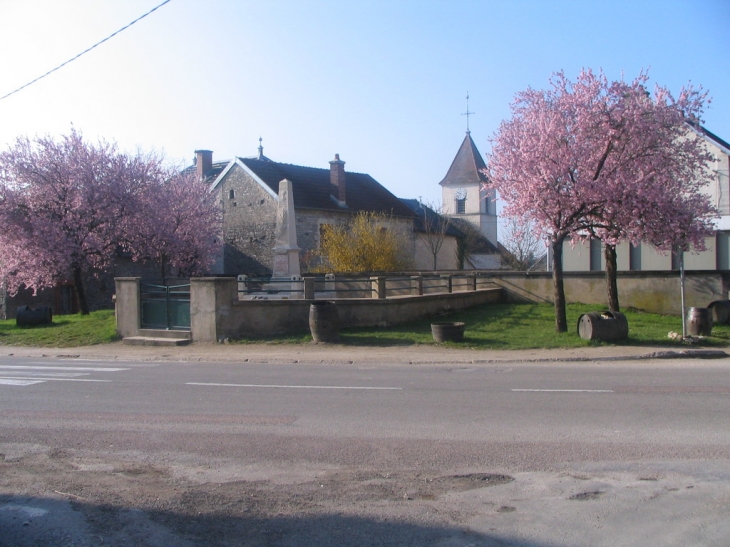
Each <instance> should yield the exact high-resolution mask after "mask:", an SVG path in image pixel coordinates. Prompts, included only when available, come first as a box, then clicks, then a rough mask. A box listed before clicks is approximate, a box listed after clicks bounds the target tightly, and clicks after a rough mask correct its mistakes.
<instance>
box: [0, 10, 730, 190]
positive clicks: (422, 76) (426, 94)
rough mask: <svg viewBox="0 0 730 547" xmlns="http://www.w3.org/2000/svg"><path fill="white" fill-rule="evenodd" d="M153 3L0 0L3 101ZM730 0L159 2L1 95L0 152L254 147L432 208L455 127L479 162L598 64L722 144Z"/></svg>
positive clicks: (185, 160)
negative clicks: (668, 96) (533, 104)
mask: <svg viewBox="0 0 730 547" xmlns="http://www.w3.org/2000/svg"><path fill="white" fill-rule="evenodd" d="M162 1H163V0H64V1H63V2H59V1H58V0H0V14H1V15H0V52H2V55H0V96H4V95H6V94H8V93H10V92H12V91H14V90H15V89H17V88H19V87H21V86H23V85H25V84H27V83H28V82H30V81H32V80H33V79H35V78H37V77H38V76H41V75H42V74H45V73H46V72H47V71H49V70H51V69H53V68H55V67H57V66H58V65H60V64H62V63H64V62H66V61H68V60H69V59H71V58H73V57H74V56H76V55H78V54H79V53H81V52H82V51H84V50H86V49H87V48H89V47H91V46H93V45H94V44H96V43H97V42H99V41H101V40H103V39H104V38H107V37H108V36H109V35H111V34H112V33H114V32H116V31H118V30H119V29H121V28H122V27H124V26H125V25H127V24H129V23H130V22H131V21H133V20H134V19H136V18H138V17H139V16H141V15H143V14H145V13H147V12H148V11H150V10H151V9H153V8H154V7H155V6H158V5H159V4H160V3H162ZM728 29H730V0H653V1H651V0H170V1H169V2H168V3H167V4H165V5H163V6H161V7H160V8H159V9H157V10H156V11H154V12H153V13H151V14H150V15H148V16H147V17H145V18H143V19H141V20H140V21H138V22H137V23H135V24H134V25H132V26H131V27H129V28H127V29H126V30H124V31H122V32H120V33H119V34H117V35H116V36H114V37H112V38H110V39H109V40H108V41H106V42H104V43H102V44H101V45H99V46H98V47H96V48H94V49H92V50H91V51H90V52H88V53H86V54H84V55H82V56H81V57H79V58H78V59H76V60H74V61H73V62H71V63H69V64H67V65H66V66H64V67H62V68H60V69H59V70H57V71H55V72H53V73H52V74H50V75H49V76H47V77H45V78H43V79H41V80H39V81H37V82H36V83H34V84H32V85H30V86H28V87H26V88H25V89H22V90H21V91H18V92H17V93H14V94H12V95H10V96H9V97H7V98H5V99H2V100H0V149H6V148H7V147H9V146H10V145H12V143H13V142H14V141H15V139H16V138H18V137H20V136H28V137H31V138H33V137H35V136H45V135H50V136H53V137H59V136H60V135H63V134H67V133H69V132H70V130H71V128H72V127H73V128H75V129H76V130H78V131H80V132H81V133H83V135H84V136H85V137H86V138H87V139H90V140H92V141H96V140H98V139H100V138H103V139H105V140H107V141H115V142H116V143H118V145H119V147H120V148H121V149H122V150H125V151H128V152H131V153H133V152H136V151H137V150H141V151H155V152H158V153H164V154H165V156H166V157H167V158H168V160H169V161H170V162H171V163H173V164H175V165H179V166H181V167H182V166H186V165H190V164H191V163H192V158H193V155H194V154H193V152H194V151H195V150H196V149H208V150H213V159H214V161H217V160H223V159H230V158H233V157H234V156H253V155H255V154H256V153H257V148H258V145H259V138H262V139H263V141H262V144H263V146H264V154H265V155H266V156H268V157H269V158H271V159H273V160H275V161H280V162H284V163H292V164H297V165H305V166H310V167H322V168H329V161H330V160H332V159H333V158H334V155H335V154H336V153H337V154H339V155H340V157H341V159H342V160H344V161H345V162H346V165H345V168H346V170H348V171H355V172H361V173H369V174H370V175H372V176H373V177H374V178H375V179H376V180H377V181H378V182H380V183H381V184H383V185H384V186H385V187H386V188H388V189H389V190H390V191H391V192H392V193H394V194H395V195H396V196H398V197H404V198H419V197H420V198H422V199H423V201H425V202H427V203H431V204H438V203H439V202H440V197H441V188H440V186H439V184H438V183H439V182H440V181H441V180H442V179H443V177H444V176H445V175H446V172H447V170H448V168H449V166H450V164H451V161H452V160H453V159H454V156H455V154H456V152H457V150H458V148H459V146H460V144H461V142H462V140H463V139H464V135H465V131H466V129H467V116H465V115H464V113H465V112H467V101H466V96H467V94H468V95H469V103H468V110H469V111H470V112H472V113H473V114H470V116H469V117H468V123H469V129H470V131H471V136H472V138H473V139H474V142H475V143H476V145H477V147H478V148H479V150H480V151H481V153H482V155H483V156H486V155H487V153H488V152H489V150H490V139H491V138H492V137H493V135H494V134H495V132H496V131H497V129H498V128H499V124H500V122H501V121H502V120H505V119H508V118H509V117H510V103H511V101H512V100H513V98H514V96H515V94H516V93H518V92H519V91H522V90H524V89H526V88H528V87H532V88H535V89H545V88H547V87H548V85H549V80H550V77H551V75H552V74H553V73H555V72H557V71H560V70H562V71H564V72H565V73H566V75H567V76H568V77H569V78H571V79H574V78H575V77H576V76H577V74H578V73H579V71H580V70H581V69H582V68H591V69H593V70H596V71H597V70H603V71H604V73H605V74H606V76H607V77H608V78H609V79H610V80H618V79H622V78H623V79H626V80H632V79H633V78H634V77H636V76H637V75H638V74H639V73H640V71H641V70H642V69H643V70H648V72H649V77H650V81H651V82H652V85H653V84H654V83H657V84H660V85H663V86H666V87H668V88H669V89H670V90H671V91H672V92H673V93H674V94H678V93H679V91H680V89H681V88H682V86H685V85H688V84H692V85H694V86H701V87H702V88H703V89H705V90H706V91H708V93H709V97H710V98H711V103H710V104H709V106H708V108H707V109H706V111H705V114H704V125H705V127H706V128H707V129H709V130H710V131H712V132H713V133H715V134H717V135H718V136H719V137H721V138H723V139H725V140H726V141H730V70H728V65H727V60H726V59H727V55H728V52H730V32H729V31H728Z"/></svg>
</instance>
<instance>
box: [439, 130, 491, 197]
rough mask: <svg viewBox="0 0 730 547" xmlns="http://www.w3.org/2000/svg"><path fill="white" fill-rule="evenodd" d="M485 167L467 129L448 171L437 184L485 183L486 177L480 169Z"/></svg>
mask: <svg viewBox="0 0 730 547" xmlns="http://www.w3.org/2000/svg"><path fill="white" fill-rule="evenodd" d="M486 168H487V165H486V163H484V160H483V159H482V155H481V154H480V153H479V150H477V145H476V144H474V141H473V140H472V138H471V132H469V131H467V132H466V137H464V141H463V142H462V143H461V146H460V147H459V151H458V152H457V153H456V157H455V158H454V161H452V162H451V167H449V171H448V172H447V173H446V176H445V177H444V179H443V180H442V181H441V182H440V183H439V184H440V185H441V186H461V185H464V184H480V183H485V182H487V180H488V179H487V177H486V175H485V174H484V173H482V170H483V169H486Z"/></svg>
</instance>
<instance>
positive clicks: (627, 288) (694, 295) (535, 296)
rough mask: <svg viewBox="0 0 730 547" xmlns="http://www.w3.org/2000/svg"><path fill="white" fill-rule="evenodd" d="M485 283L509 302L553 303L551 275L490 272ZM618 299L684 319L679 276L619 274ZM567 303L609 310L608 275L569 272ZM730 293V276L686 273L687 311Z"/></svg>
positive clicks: (648, 310)
mask: <svg viewBox="0 0 730 547" xmlns="http://www.w3.org/2000/svg"><path fill="white" fill-rule="evenodd" d="M484 278H485V279H489V280H490V281H491V282H492V283H495V284H496V285H498V286H500V287H502V288H503V289H504V297H505V300H506V301H513V302H518V301H530V302H550V303H552V301H553V281H552V273H551V272H537V273H528V274H525V273H524V272H504V273H496V272H490V273H486V272H485V274H484ZM617 284H618V297H619V303H620V304H621V307H622V308H636V309H639V310H643V311H647V312H652V313H659V314H663V315H681V313H682V301H681V295H680V278H679V272H619V273H618V276H617ZM564 286H565V299H566V301H567V302H568V303H576V302H580V303H583V304H596V305H597V306H600V307H606V305H607V302H608V299H607V289H606V276H605V273H604V272H566V273H565V282H564ZM728 289H730V276H729V274H728V272H718V271H707V272H698V271H691V272H685V303H686V307H687V308H690V307H698V308H703V307H706V306H707V305H708V304H709V303H710V302H712V301H714V300H726V299H727V298H728Z"/></svg>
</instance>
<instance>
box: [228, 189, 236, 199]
mask: <svg viewBox="0 0 730 547" xmlns="http://www.w3.org/2000/svg"><path fill="white" fill-rule="evenodd" d="M235 197H236V191H235V190H234V189H233V188H231V189H230V190H228V199H234V198H235Z"/></svg>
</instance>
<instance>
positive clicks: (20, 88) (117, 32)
mask: <svg viewBox="0 0 730 547" xmlns="http://www.w3.org/2000/svg"><path fill="white" fill-rule="evenodd" d="M170 1H171V0H165V1H164V2H162V4H160V5H158V6H155V7H154V8H152V9H151V10H150V11H148V12H147V13H145V14H144V15H141V16H140V17H137V18H136V19H135V20H134V21H132V22H131V23H129V24H128V25H126V26H123V27H122V28H120V29H119V30H118V31H116V32H115V33H113V34H110V35H109V36H107V37H106V38H104V39H103V40H102V41H101V42H97V43H95V44H94V45H93V46H91V47H90V48H88V49H85V50H84V51H82V52H81V53H79V54H78V55H76V57H73V58H71V59H69V60H68V61H66V62H65V63H62V64H60V65H58V66H57V67H56V68H54V69H52V70H49V71H48V72H46V73H45V74H43V75H42V76H38V77H37V78H36V79H35V80H33V81H32V82H28V83H27V84H25V85H24V86H21V87H19V88H18V89H16V90H15V91H11V92H10V93H8V94H7V95H4V96H2V97H0V101H2V100H3V99H7V98H8V97H10V96H11V95H14V94H15V93H17V92H18V91H20V90H22V89H25V88H26V87H28V86H29V85H32V84H34V83H36V82H37V81H38V80H41V79H43V78H45V77H46V76H48V75H49V74H52V73H54V72H56V71H57V70H58V69H59V68H62V67H64V66H66V65H67V64H69V63H70V62H71V61H75V60H76V59H78V58H79V57H81V56H82V55H83V54H85V53H88V52H89V51H91V50H92V49H94V48H95V47H96V46H100V45H101V44H103V43H104V42H106V41H107V40H109V39H110V38H113V37H114V36H116V35H117V34H119V33H120V32H122V31H123V30H126V29H128V28H129V27H131V26H132V25H133V24H135V23H136V22H137V21H140V20H142V19H144V18H145V17H147V16H148V15H149V14H150V13H152V12H153V11H156V10H157V9H159V8H161V7H162V6H164V5H165V4H167V3H168V2H170Z"/></svg>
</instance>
